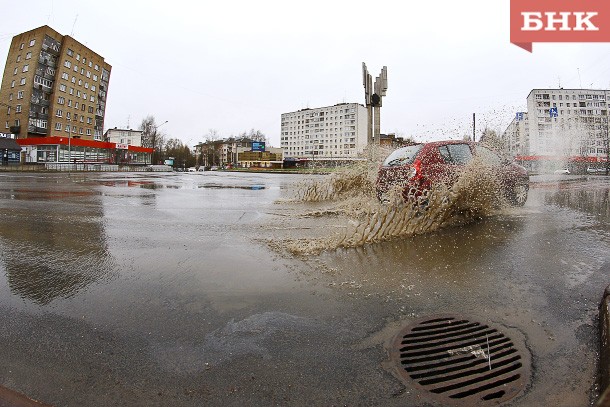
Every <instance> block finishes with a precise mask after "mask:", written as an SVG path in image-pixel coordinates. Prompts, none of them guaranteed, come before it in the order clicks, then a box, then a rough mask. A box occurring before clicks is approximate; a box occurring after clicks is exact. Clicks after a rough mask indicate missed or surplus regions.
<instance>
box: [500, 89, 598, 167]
mask: <svg viewBox="0 0 610 407" xmlns="http://www.w3.org/2000/svg"><path fill="white" fill-rule="evenodd" d="M609 97H610V91H609V90H601V89H533V90H532V91H531V92H530V93H529V95H528V96H527V112H519V113H517V114H516V116H515V118H514V119H513V121H512V123H511V124H510V125H509V126H508V128H507V129H506V131H505V132H504V135H503V138H504V141H505V143H506V146H507V148H508V149H509V150H510V152H511V153H512V154H513V155H515V156H522V157H523V156H528V157H541V158H543V159H544V158H547V159H549V158H552V157H566V158H570V157H572V158H575V157H580V159H581V160H582V159H586V160H588V161H591V162H598V161H603V160H604V159H607V157H608V141H609V136H608V104H607V103H608V98H609Z"/></svg>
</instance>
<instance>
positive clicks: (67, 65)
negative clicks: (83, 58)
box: [64, 59, 72, 68]
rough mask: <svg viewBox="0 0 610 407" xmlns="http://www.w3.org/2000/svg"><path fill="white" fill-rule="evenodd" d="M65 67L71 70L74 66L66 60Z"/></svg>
mask: <svg viewBox="0 0 610 407" xmlns="http://www.w3.org/2000/svg"><path fill="white" fill-rule="evenodd" d="M64 66H65V67H66V68H70V67H71V66H72V63H71V62H70V61H68V60H67V59H66V60H65V61H64Z"/></svg>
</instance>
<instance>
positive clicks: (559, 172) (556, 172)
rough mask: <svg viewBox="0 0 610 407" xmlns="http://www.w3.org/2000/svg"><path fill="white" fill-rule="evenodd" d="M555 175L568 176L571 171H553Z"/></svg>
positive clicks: (563, 169) (564, 169) (565, 169)
mask: <svg viewBox="0 0 610 407" xmlns="http://www.w3.org/2000/svg"><path fill="white" fill-rule="evenodd" d="M553 174H566V175H570V170H568V169H567V168H562V169H560V170H555V171H553Z"/></svg>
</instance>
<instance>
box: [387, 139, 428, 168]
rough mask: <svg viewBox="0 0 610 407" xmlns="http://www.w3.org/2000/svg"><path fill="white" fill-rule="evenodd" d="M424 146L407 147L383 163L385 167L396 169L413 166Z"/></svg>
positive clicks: (395, 152)
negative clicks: (401, 166) (402, 166)
mask: <svg viewBox="0 0 610 407" xmlns="http://www.w3.org/2000/svg"><path fill="white" fill-rule="evenodd" d="M422 147H423V144H416V145H414V146H407V147H402V148H399V149H398V150H396V151H394V152H393V153H392V154H390V155H389V156H388V158H386V159H385V161H384V162H383V166H384V167H396V166H399V165H408V164H413V161H414V160H415V157H416V156H417V153H419V150H421V149H422Z"/></svg>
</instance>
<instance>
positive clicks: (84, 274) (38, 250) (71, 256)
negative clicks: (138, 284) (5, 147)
mask: <svg viewBox="0 0 610 407" xmlns="http://www.w3.org/2000/svg"><path fill="white" fill-rule="evenodd" d="M7 184H8V183H7ZM7 184H3V186H2V187H0V189H1V191H0V196H6V195H7V194H9V193H10V195H11V196H12V197H13V198H12V199H14V200H20V201H23V202H22V203H19V204H17V205H15V204H14V201H13V204H11V206H7V207H4V206H5V205H0V213H1V214H2V228H0V261H1V262H2V267H3V268H4V269H5V270H6V277H7V282H8V286H9V288H10V290H11V292H13V293H14V294H15V295H18V296H20V297H22V298H24V299H29V300H31V301H33V302H35V303H37V304H41V305H45V304H49V303H50V302H51V301H53V300H54V299H56V298H68V297H71V296H73V295H75V294H76V293H78V292H80V291H82V290H83V289H85V288H86V287H87V286H89V285H90V284H92V283H94V282H96V281H99V280H102V279H105V278H108V276H110V273H111V272H112V270H113V262H112V259H111V258H110V255H109V253H108V252H107V250H106V243H105V236H104V228H103V223H102V217H103V213H102V210H101V207H100V205H99V203H98V202H97V200H98V196H99V195H98V194H97V193H94V192H92V191H90V190H87V189H86V187H85V186H79V187H76V188H75V186H74V184H73V183H72V181H70V180H69V179H66V178H58V182H57V183H56V184H54V185H49V183H48V180H47V181H46V182H45V185H42V183H40V184H36V181H34V183H32V180H25V179H20V180H15V184H20V185H7ZM23 184H27V185H23ZM45 188H47V189H45ZM50 188H52V190H50Z"/></svg>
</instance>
